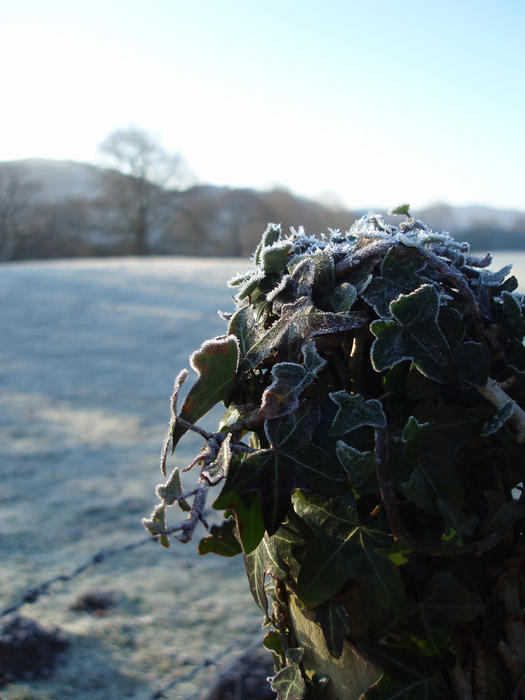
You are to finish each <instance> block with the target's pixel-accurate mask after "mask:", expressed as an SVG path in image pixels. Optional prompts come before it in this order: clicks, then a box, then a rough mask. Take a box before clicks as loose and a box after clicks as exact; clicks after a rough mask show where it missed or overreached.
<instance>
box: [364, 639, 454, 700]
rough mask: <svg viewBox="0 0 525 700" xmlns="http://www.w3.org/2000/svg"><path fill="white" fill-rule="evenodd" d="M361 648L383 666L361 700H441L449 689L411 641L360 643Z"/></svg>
mask: <svg viewBox="0 0 525 700" xmlns="http://www.w3.org/2000/svg"><path fill="white" fill-rule="evenodd" d="M361 648H362V650H363V651H364V652H365V654H366V655H367V656H369V657H370V658H371V659H372V660H373V661H375V662H376V663H377V665H378V666H379V667H380V668H382V669H383V675H382V676H381V677H380V678H379V680H378V681H376V682H375V683H374V684H373V685H371V686H370V688H368V690H365V692H364V693H363V694H362V695H361V697H360V700H422V699H424V700H442V699H443V698H446V697H448V694H449V693H448V689H447V686H446V685H445V683H444V682H443V677H442V675H441V674H440V673H433V672H432V669H431V668H427V664H426V663H425V662H426V659H425V657H424V656H422V655H421V651H420V650H419V648H418V647H417V646H415V645H413V644H407V643H397V644H363V645H361Z"/></svg>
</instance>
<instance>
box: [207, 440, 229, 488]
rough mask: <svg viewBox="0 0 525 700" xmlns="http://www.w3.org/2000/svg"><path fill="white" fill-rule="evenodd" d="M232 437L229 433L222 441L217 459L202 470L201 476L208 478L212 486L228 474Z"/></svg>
mask: <svg viewBox="0 0 525 700" xmlns="http://www.w3.org/2000/svg"><path fill="white" fill-rule="evenodd" d="M231 439H232V434H231V433H227V435H226V437H225V438H224V440H223V441H222V443H221V446H220V448H219V452H218V454H217V457H216V458H215V460H214V461H213V462H212V463H211V464H209V465H208V466H206V467H204V469H202V471H201V476H202V477H203V478H204V479H206V481H207V482H208V483H209V484H210V486H215V485H216V484H218V483H219V481H222V480H223V479H225V478H226V477H227V475H228V469H229V467H230V462H231V459H232V450H231Z"/></svg>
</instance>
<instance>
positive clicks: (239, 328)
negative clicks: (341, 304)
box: [229, 297, 365, 372]
mask: <svg viewBox="0 0 525 700" xmlns="http://www.w3.org/2000/svg"><path fill="white" fill-rule="evenodd" d="M245 309H246V310H245ZM241 312H243V313H242V315H240V314H241ZM254 323H255V322H254V321H253V318H252V319H250V311H249V310H248V309H247V307H244V308H243V309H241V310H240V311H238V312H237V313H236V314H235V316H234V317H233V318H232V320H231V322H230V328H229V332H230V333H233V334H235V335H236V336H237V338H238V339H239V344H240V348H241V361H240V364H239V371H240V372H246V371H247V370H249V369H252V368H253V367H255V366H256V365H257V364H258V363H259V362H261V361H262V360H263V359H265V358H266V357H267V356H268V355H270V354H272V355H273V354H274V353H279V354H280V355H281V358H280V359H282V360H295V359H296V357H297V354H298V352H299V350H300V348H301V347H302V345H303V344H304V343H305V341H307V340H309V339H311V338H315V337H317V336H319V335H327V334H331V333H340V332H342V331H349V330H352V329H354V328H359V327H361V326H362V325H363V324H364V323H365V319H364V317H362V316H360V315H358V314H353V313H346V312H343V313H333V312H328V311H320V310H319V309H317V308H316V307H315V306H314V305H313V304H312V302H311V301H310V300H309V299H308V298H306V297H301V298H300V299H298V300H297V301H296V302H294V303H292V304H284V305H283V307H282V312H281V316H280V318H279V320H277V321H276V322H275V323H274V324H273V326H271V327H270V328H269V329H268V330H267V331H265V332H264V333H262V334H261V331H260V329H259V331H258V332H257V331H256V330H255V328H254Z"/></svg>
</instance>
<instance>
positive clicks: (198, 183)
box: [0, 157, 525, 215]
mask: <svg viewBox="0 0 525 700" xmlns="http://www.w3.org/2000/svg"><path fill="white" fill-rule="evenodd" d="M35 161H36V162H42V163H53V164H57V165H59V164H73V165H87V166H89V167H93V168H98V169H105V168H106V167H107V166H106V165H104V164H101V163H89V162H87V161H81V160H73V159H70V158H67V159H66V158H64V159H56V158H39V157H36V158H33V157H28V158H21V159H17V160H0V166H2V165H6V164H24V163H26V162H30V163H31V162H35ZM107 169H108V170H112V169H114V168H111V167H107ZM192 187H217V188H220V189H250V190H253V191H255V192H259V193H264V192H271V191H272V189H274V188H277V189H282V190H283V191H285V192H288V193H289V194H291V195H292V196H293V197H296V198H299V199H301V198H304V199H307V200H310V201H313V202H317V203H318V204H321V205H322V206H325V207H327V208H328V209H330V208H331V207H333V208H334V209H337V208H338V207H340V206H341V207H343V208H344V209H347V210H349V211H351V212H352V213H354V214H355V213H357V214H363V213H365V212H368V213H370V212H374V211H376V212H377V213H379V214H383V215H384V214H387V215H389V213H390V211H391V210H392V209H393V208H395V207H396V206H400V205H401V204H405V203H406V204H409V205H410V209H411V210H412V211H415V212H419V211H422V210H426V209H432V208H434V207H450V208H451V209H455V210H468V209H488V210H489V211H501V212H509V213H517V214H525V206H523V207H521V208H512V207H505V208H503V207H497V206H491V205H490V204H485V203H479V202H469V203H465V204H452V203H450V202H445V201H438V200H436V201H430V202H429V203H428V204H425V205H423V206H421V207H414V206H412V205H411V204H410V202H395V203H393V204H379V205H377V206H375V207H354V208H353V209H350V207H347V206H346V205H345V204H344V203H343V204H341V203H339V202H335V204H334V203H331V202H330V201H329V200H323V197H322V196H321V197H318V198H316V197H315V196H312V197H309V196H308V195H303V194H301V193H298V192H294V191H293V190H292V189H290V188H289V187H286V186H284V185H275V186H273V187H272V186H269V187H267V188H258V187H249V186H246V187H245V186H235V185H228V184H224V185H217V184H216V183H213V182H204V181H202V180H199V179H195V180H194V181H192V182H190V183H189V184H187V185H184V186H183V187H180V188H175V190H174V191H180V192H185V191H187V190H190V189H191V188H192ZM167 189H168V190H170V189H171V188H167Z"/></svg>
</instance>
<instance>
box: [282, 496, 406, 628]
mask: <svg viewBox="0 0 525 700" xmlns="http://www.w3.org/2000/svg"><path fill="white" fill-rule="evenodd" d="M294 508H295V510H296V512H297V514H298V515H299V516H300V517H301V518H303V519H305V520H306V522H307V523H308V524H309V525H310V527H311V528H312V531H313V532H314V537H313V540H311V542H310V543H309V544H308V546H307V549H306V554H305V555H304V557H303V558H302V561H301V569H300V571H299V576H298V577H297V587H296V593H297V595H298V596H299V598H300V599H301V600H302V602H303V604H304V605H305V606H306V607H307V608H313V607H317V606H318V605H321V604H322V603H324V602H326V601H327V600H329V599H330V598H333V597H334V596H335V595H337V594H338V593H339V592H340V590H341V589H342V587H343V586H344V585H345V584H346V583H348V582H349V581H350V580H352V579H354V580H356V581H358V583H359V584H360V585H361V586H362V588H363V590H364V591H365V592H366V593H367V594H369V595H370V596H371V597H372V598H373V599H374V601H375V602H376V603H377V605H378V606H380V607H381V608H382V609H383V610H387V611H388V613H389V614H390V615H394V617H395V618H396V619H400V618H402V617H403V615H404V610H405V605H406V601H405V591H404V587H403V584H402V582H401V578H400V575H399V571H398V570H397V568H396V567H395V566H394V565H393V564H392V562H391V561H389V560H387V559H386V558H384V556H382V555H381V554H380V553H378V552H376V551H375V548H378V549H384V548H385V547H387V546H389V545H390V544H391V538H390V537H389V536H388V535H387V534H386V533H383V532H381V531H379V530H375V529H373V528H369V527H366V526H365V525H363V524H362V523H361V522H360V521H359V520H358V518H357V514H356V511H355V509H354V508H353V507H352V506H350V505H346V504H344V502H341V500H340V499H337V500H336V499H332V500H331V501H328V502H327V500H326V499H321V498H320V497H318V496H313V495H305V494H299V493H296V494H295V495H294Z"/></svg>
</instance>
